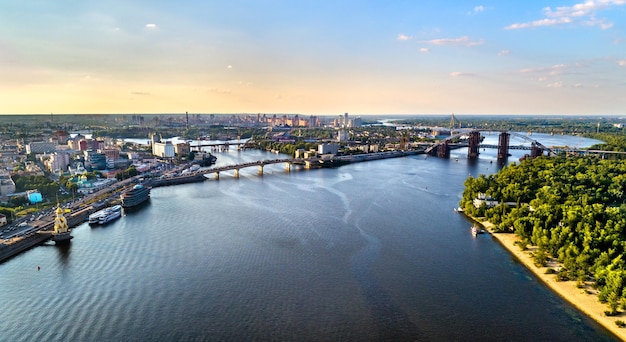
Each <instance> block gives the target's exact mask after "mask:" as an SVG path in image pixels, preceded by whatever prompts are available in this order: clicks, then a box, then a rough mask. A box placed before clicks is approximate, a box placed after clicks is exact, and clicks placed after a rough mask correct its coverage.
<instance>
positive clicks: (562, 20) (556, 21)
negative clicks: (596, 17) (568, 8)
mask: <svg viewBox="0 0 626 342" xmlns="http://www.w3.org/2000/svg"><path fill="white" fill-rule="evenodd" d="M571 22H572V19H570V18H553V19H547V18H546V19H540V20H535V21H531V22H528V23H521V24H511V25H509V26H507V27H505V28H504V29H505V30H517V29H524V28H530V27H541V26H554V25H560V24H569V23H571Z"/></svg>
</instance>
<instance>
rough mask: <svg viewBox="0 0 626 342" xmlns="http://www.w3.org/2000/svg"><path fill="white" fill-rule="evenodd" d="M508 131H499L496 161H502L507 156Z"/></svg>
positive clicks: (504, 160)
mask: <svg viewBox="0 0 626 342" xmlns="http://www.w3.org/2000/svg"><path fill="white" fill-rule="evenodd" d="M510 136H511V134H509V133H508V132H502V133H500V137H499V138H498V163H504V162H506V160H507V159H508V158H509V138H510Z"/></svg>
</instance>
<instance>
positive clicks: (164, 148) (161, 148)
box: [152, 141, 176, 158]
mask: <svg viewBox="0 0 626 342" xmlns="http://www.w3.org/2000/svg"><path fill="white" fill-rule="evenodd" d="M152 154H154V155H155V156H157V157H161V158H174V156H175V155H176V153H175V148H174V145H173V144H172V142H171V141H166V142H164V143H162V142H154V143H153V144H152Z"/></svg>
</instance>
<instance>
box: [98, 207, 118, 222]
mask: <svg viewBox="0 0 626 342" xmlns="http://www.w3.org/2000/svg"><path fill="white" fill-rule="evenodd" d="M121 216H122V206H121V205H119V204H118V205H114V206H112V207H108V208H106V209H103V210H101V213H100V215H99V216H98V223H99V224H105V223H107V222H110V221H113V220H115V219H118V218H120V217H121Z"/></svg>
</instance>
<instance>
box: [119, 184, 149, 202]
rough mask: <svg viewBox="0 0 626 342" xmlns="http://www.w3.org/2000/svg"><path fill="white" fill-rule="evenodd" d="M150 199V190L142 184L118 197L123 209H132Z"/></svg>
mask: <svg viewBox="0 0 626 342" xmlns="http://www.w3.org/2000/svg"><path fill="white" fill-rule="evenodd" d="M149 199H150V188H148V187H145V186H143V185H142V184H137V185H135V186H134V187H133V188H132V189H130V190H127V191H126V192H124V193H122V194H121V195H120V200H121V201H122V207H123V208H132V207H136V206H138V205H140V204H141V203H143V202H145V201H147V200H149Z"/></svg>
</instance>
